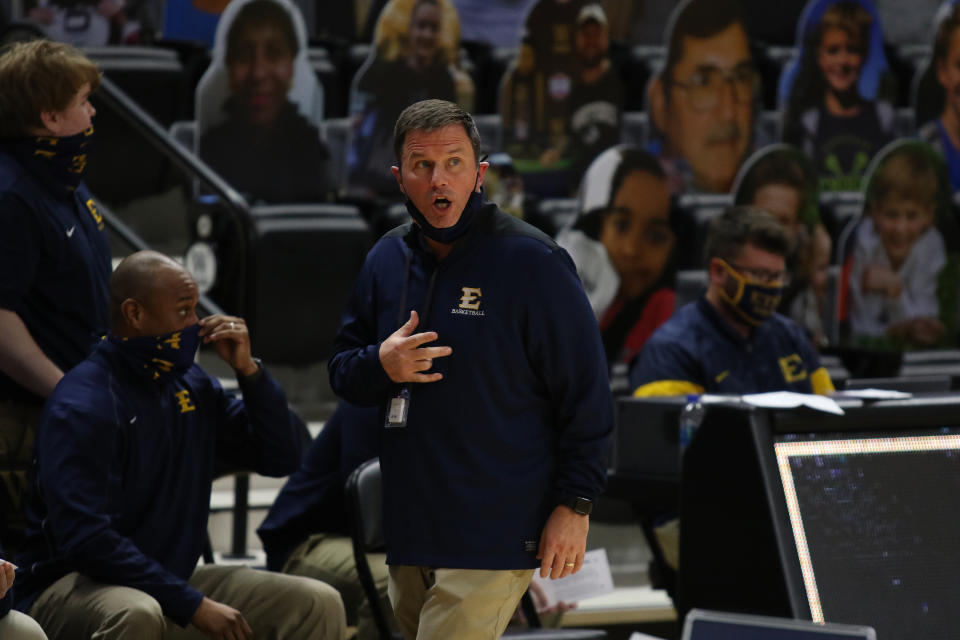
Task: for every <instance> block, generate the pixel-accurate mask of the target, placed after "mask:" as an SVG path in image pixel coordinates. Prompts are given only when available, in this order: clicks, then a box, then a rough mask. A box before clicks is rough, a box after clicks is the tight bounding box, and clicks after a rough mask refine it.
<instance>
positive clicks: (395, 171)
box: [390, 166, 407, 195]
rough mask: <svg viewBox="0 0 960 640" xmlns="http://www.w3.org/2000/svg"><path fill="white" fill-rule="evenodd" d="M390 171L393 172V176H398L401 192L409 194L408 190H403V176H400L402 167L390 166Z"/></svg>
mask: <svg viewBox="0 0 960 640" xmlns="http://www.w3.org/2000/svg"><path fill="white" fill-rule="evenodd" d="M390 173H392V174H393V177H394V178H396V180H397V184H398V185H400V193H402V194H403V195H407V192H406V191H404V190H403V178H401V177H400V167H398V166H392V167H390Z"/></svg>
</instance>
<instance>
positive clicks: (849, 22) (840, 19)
mask: <svg viewBox="0 0 960 640" xmlns="http://www.w3.org/2000/svg"><path fill="white" fill-rule="evenodd" d="M872 25H873V17H872V16H871V15H870V12H869V11H867V10H866V9H864V8H863V6H862V5H860V4H859V3H856V2H837V3H835V4H832V5H830V7H829V8H828V9H827V10H826V11H824V12H823V17H822V18H821V19H820V26H819V28H818V29H817V45H818V46H819V44H820V41H821V40H822V39H823V34H825V33H826V32H827V30H828V29H840V30H841V31H843V32H844V33H846V34H847V35H848V36H849V37H850V39H851V40H853V41H854V42H855V43H856V45H857V51H858V52H859V53H860V55H861V56H866V55H867V53H868V52H869V50H870V27H871V26H872Z"/></svg>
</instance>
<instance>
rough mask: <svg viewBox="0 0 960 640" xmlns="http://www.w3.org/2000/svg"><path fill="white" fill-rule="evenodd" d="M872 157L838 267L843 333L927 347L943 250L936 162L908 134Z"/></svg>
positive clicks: (935, 339)
mask: <svg viewBox="0 0 960 640" xmlns="http://www.w3.org/2000/svg"><path fill="white" fill-rule="evenodd" d="M875 163H876V169H875V171H874V172H873V174H872V176H871V179H870V182H869V185H868V188H867V199H866V203H865V205H864V216H863V220H862V221H861V222H860V224H859V225H858V226H857V227H856V229H855V231H854V234H855V235H854V237H853V248H852V256H851V257H850V259H849V262H848V264H847V265H846V267H845V269H844V271H845V274H844V275H845V276H846V283H847V285H848V286H849V298H850V309H849V320H850V332H851V334H852V336H853V338H854V339H855V340H858V341H859V342H864V343H867V342H870V339H880V340H879V342H880V343H883V342H886V343H892V344H900V345H907V346H913V347H932V346H934V345H936V344H938V343H939V342H940V340H941V338H943V337H944V333H945V325H944V322H942V321H941V318H940V312H941V309H940V303H939V300H938V288H939V287H938V284H939V281H940V276H941V272H942V271H943V269H944V267H945V266H946V264H947V253H946V245H945V243H944V237H943V235H942V234H941V233H940V231H939V230H938V229H937V227H936V221H937V211H938V209H939V208H941V206H942V203H943V202H944V201H945V200H946V199H947V198H949V195H947V194H946V189H945V185H946V178H945V169H944V167H943V162H942V160H940V158H939V156H937V154H936V153H935V152H934V151H933V150H932V149H931V148H930V147H929V145H926V144H925V143H922V142H914V141H911V142H902V143H896V144H894V145H891V146H890V147H889V148H888V149H886V150H884V152H882V153H881V154H880V155H879V156H878V158H877V160H876V161H875ZM883 339H886V340H883ZM874 341H875V342H876V341H877V340H874Z"/></svg>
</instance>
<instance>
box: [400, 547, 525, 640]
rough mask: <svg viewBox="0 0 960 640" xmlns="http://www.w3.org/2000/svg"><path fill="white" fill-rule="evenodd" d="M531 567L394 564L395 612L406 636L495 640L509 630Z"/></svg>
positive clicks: (418, 639)
mask: <svg viewBox="0 0 960 640" xmlns="http://www.w3.org/2000/svg"><path fill="white" fill-rule="evenodd" d="M533 571H534V570H533V569H521V570H516V571H483V570H478V569H431V568H428V567H409V566H398V565H393V566H391V567H390V584H389V592H390V601H391V602H392V603H393V615H394V617H395V618H396V620H397V624H398V625H399V627H400V631H401V632H402V633H403V637H404V638H405V639H406V640H445V639H449V638H456V639H457V640H491V638H499V637H500V635H501V634H502V633H503V630H504V629H506V627H507V623H509V622H510V618H511V616H512V615H513V612H514V610H515V609H516V608H517V604H518V603H519V602H520V598H522V597H523V593H524V592H525V591H526V590H527V587H528V586H529V585H530V580H531V579H532V578H533Z"/></svg>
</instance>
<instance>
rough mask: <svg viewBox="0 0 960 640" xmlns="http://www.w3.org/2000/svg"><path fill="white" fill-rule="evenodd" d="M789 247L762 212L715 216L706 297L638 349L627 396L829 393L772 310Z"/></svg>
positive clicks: (815, 361)
mask: <svg viewBox="0 0 960 640" xmlns="http://www.w3.org/2000/svg"><path fill="white" fill-rule="evenodd" d="M789 248H790V239H789V236H788V235H787V231H786V230H785V229H784V228H783V227H782V226H781V225H780V223H778V222H777V221H776V220H775V219H774V217H773V216H772V215H770V214H769V213H767V212H765V211H762V210H760V209H755V208H751V207H731V208H730V209H727V210H726V211H725V212H723V214H722V215H720V216H718V217H717V218H715V219H714V220H713V221H712V222H711V223H710V230H709V232H708V234H707V243H706V250H705V254H706V261H707V270H708V274H709V277H710V284H709V285H708V287H707V292H706V294H704V296H703V297H701V298H700V299H699V300H696V301H694V302H691V303H690V304H688V305H686V306H684V307H683V308H682V309H679V310H677V311H676V313H674V315H673V317H671V318H670V319H669V320H667V321H666V322H665V323H664V324H662V325H661V326H660V328H659V329H657V331H656V332H655V333H654V334H653V335H652V336H651V337H650V339H649V340H648V341H647V343H646V344H645V345H644V347H643V350H642V351H641V352H640V356H639V358H638V359H637V362H636V363H635V364H634V366H633V369H632V370H631V371H630V383H631V386H632V387H633V388H634V389H635V391H634V395H636V396H668V395H686V394H700V393H733V394H743V393H759V392H763V391H796V392H799V393H820V394H826V393H829V392H831V391H833V383H832V382H831V380H830V374H828V373H827V370H826V369H825V368H823V367H822V366H821V365H820V356H819V355H817V352H816V350H815V349H814V348H813V345H812V344H811V343H810V339H809V338H807V335H806V334H805V333H804V331H803V329H801V328H800V327H799V326H798V325H797V324H796V323H794V322H793V321H792V320H790V319H789V318H786V317H785V316H782V315H780V314H778V313H776V308H777V305H778V304H780V298H781V296H782V293H783V287H784V286H785V284H786V282H785V281H786V278H787V271H786V262H785V256H786V254H787V251H788V249H789Z"/></svg>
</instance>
